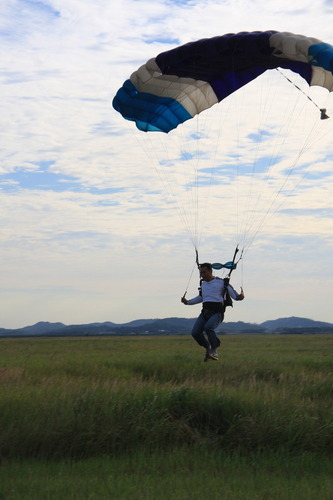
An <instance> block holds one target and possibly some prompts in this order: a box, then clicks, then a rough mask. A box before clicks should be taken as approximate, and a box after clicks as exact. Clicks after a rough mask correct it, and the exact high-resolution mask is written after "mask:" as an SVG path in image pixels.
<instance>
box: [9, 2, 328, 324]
mask: <svg viewBox="0 0 333 500" xmlns="http://www.w3.org/2000/svg"><path fill="white" fill-rule="evenodd" d="M331 17H332V9H331V6H330V4H329V3H328V2H319V3H317V4H313V2H309V1H306V2H304V1H303V2H300V1H299V0H296V2H293V3H292V4H290V2H287V1H283V2H282V3H281V2H280V3H279V4H268V3H267V2H264V1H262V0H256V1H255V2H246V1H244V0H236V1H234V0H233V1H223V2H217V1H208V2H199V1H192V0H191V1H171V0H165V1H156V2H151V1H148V0H146V1H143V0H135V1H134V0H122V1H121V2H119V1H117V2H116V1H115V0H112V1H106V0H99V1H97V2H90V1H88V0H66V1H64V0H47V1H46V0H45V1H40V2H38V1H24V0H16V1H13V2H7V3H5V4H4V6H3V7H2V9H1V15H0V43H1V46H2V49H3V51H2V61H1V65H0V85H1V95H2V99H1V103H0V107H1V109H0V127H1V130H2V147H1V151H0V159H1V161H0V190H1V192H0V194H1V202H0V203H1V213H2V217H1V225H2V232H1V236H0V238H1V245H0V252H1V258H2V262H5V263H6V265H5V266H4V269H2V271H1V282H2V283H3V287H2V305H1V317H2V322H3V323H2V325H0V326H13V327H14V326H18V325H19V326H23V325H25V324H27V323H29V322H30V321H31V322H33V321H38V320H40V319H45V320H50V321H52V320H57V321H63V322H85V321H90V320H91V321H99V320H111V321H117V322H121V321H127V320H130V319H135V318H137V317H139V316H146V317H151V316H155V317H156V316H164V315H175V314H178V315H187V316H189V315H190V316H192V315H195V314H196V312H197V311H196V310H194V309H190V310H189V309H184V308H183V306H182V305H181V304H178V295H179V293H183V287H184V286H185V285H186V281H187V279H188V275H190V273H191V270H192V268H193V263H194V250H193V245H192V242H195V243H197V244H198V246H199V248H200V255H201V256H202V258H203V257H204V258H205V260H215V261H220V260H223V259H224V257H225V260H230V256H231V255H232V253H233V251H234V245H235V243H236V242H237V241H235V234H237V237H238V235H240V237H241V236H242V234H243V236H242V237H244V234H246V236H247V238H248V240H249V241H251V238H254V240H253V244H252V246H251V247H250V249H249V250H248V252H247V254H246V259H245V258H244V274H245V279H249V282H250V283H251V285H250V286H249V296H250V299H249V303H250V304H251V307H250V306H247V305H246V304H245V302H244V304H245V306H244V307H243V308H242V309H240V308H238V309H237V313H234V312H233V314H235V317H236V314H237V319H240V318H243V319H245V320H256V319H257V318H261V319H262V320H264V319H271V318H270V317H269V316H270V315H271V316H274V317H277V316H280V315H283V314H284V313H285V311H284V310H283V309H282V310H281V308H280V307H279V309H278V310H277V309H276V308H275V306H274V300H273V301H272V303H271V304H270V306H269V307H268V306H267V307H266V308H265V314H267V315H268V316H267V317H265V318H263V314H264V313H263V312H261V311H260V310H259V309H260V307H255V308H253V306H252V304H255V296H256V294H257V293H258V294H261V296H263V295H265V294H266V295H267V278H265V274H267V272H269V274H271V275H275V276H276V277H277V276H278V274H280V271H279V266H280V268H281V269H282V270H283V269H285V267H286V265H285V262H281V260H282V259H281V256H286V255H288V258H289V256H290V262H291V261H292V260H293V263H294V264H293V265H291V264H288V265H287V267H289V269H290V273H291V275H292V276H293V277H295V279H297V284H299V283H301V278H302V276H301V275H300V273H301V271H300V270H302V272H303V271H304V270H305V269H307V267H306V266H307V265H308V261H311V262H312V263H313V274H312V275H311V276H310V277H309V281H311V280H312V279H313V280H314V281H315V283H314V285H313V283H312V281H311V287H312V289H313V290H316V291H317V294H318V297H320V296H321V295H322V294H323V289H322V287H325V291H324V294H325V295H326V296H328V295H329V293H330V288H329V286H330V283H331V281H330V280H331V278H330V277H331V270H330V269H331V268H330V264H331V263H332V260H331V257H330V255H332V253H329V252H331V241H330V234H331V231H332V202H331V198H332V197H331V189H330V187H331V185H332V174H331V171H332V169H331V159H332V146H331V136H332V125H331V124H330V123H331V122H330V120H327V121H325V123H323V122H320V120H318V123H317V121H316V118H315V117H318V116H319V111H318V110H317V109H316V108H315V107H314V106H313V105H311V103H310V102H308V101H307V99H306V97H304V96H301V95H299V93H298V92H296V91H295V89H293V90H290V94H289V95H290V96H291V95H292V96H293V97H292V98H291V99H290V102H289V105H288V109H290V107H293V106H294V104H296V100H297V109H298V111H296V112H295V113H294V115H293V119H290V120H289V121H287V120H286V121H285V123H287V125H288V127H285V129H284V131H283V130H281V125H280V124H281V111H284V109H287V105H286V104H287V101H286V95H287V96H288V91H287V92H285V91H283V92H281V91H280V93H279V88H281V87H280V86H281V85H282V87H283V88H286V87H285V82H284V83H283V84H282V83H281V81H280V80H282V79H283V78H282V77H281V78H280V77H279V76H278V75H275V74H274V75H270V76H269V75H268V83H267V84H266V85H261V84H260V82H254V84H253V86H251V87H249V89H248V91H249V92H240V93H239V94H238V95H237V98H236V99H234V98H230V99H227V100H226V102H225V103H223V106H221V111H222V113H220V114H219V113H215V112H214V111H212V113H210V112H209V113H207V114H206V115H205V116H203V117H202V120H201V121H200V122H199V126H202V128H201V130H199V128H198V127H197V125H195V126H194V127H193V128H192V127H191V126H189V129H188V132H187V134H186V135H185V136H184V137H176V135H177V134H173V133H171V134H168V136H166V137H163V140H162V138H160V137H158V136H155V137H153V138H149V137H147V135H149V134H143V135H144V137H140V134H139V133H138V132H137V131H136V130H135V127H134V126H133V124H128V123H125V121H124V120H123V119H122V118H121V117H120V116H119V114H118V113H116V112H115V111H114V110H113V109H112V107H111V101H112V98H113V96H114V94H115V92H116V91H117V89H118V88H119V87H120V86H121V85H122V82H123V81H124V80H125V79H126V78H128V76H129V75H130V74H131V72H132V71H133V70H135V69H136V68H137V67H139V66H140V65H141V64H143V63H144V62H145V61H146V60H148V59H149V58H150V57H153V56H155V55H156V54H158V53H159V52H162V51H164V50H168V49H170V48H173V47H174V46H176V45H178V44H180V43H186V42H188V41H191V40H195V39H198V38H201V37H209V36H215V35H218V34H222V33H226V32H238V31H241V30H247V31H252V30H265V29H276V30H286V31H292V32H295V31H298V32H304V33H307V34H309V35H312V36H316V37H318V38H320V39H323V40H325V41H327V42H329V43H332V42H333V39H332V35H331V28H330V26H331V23H330V22H329V19H330V18H331ZM272 20H273V21H274V23H273V24H274V26H273V25H272ZM287 86H288V85H287ZM310 93H311V95H314V96H315V101H316V102H319V103H320V106H323V107H327V108H328V110H330V114H332V116H333V111H332V102H331V100H330V99H329V98H328V93H327V92H325V93H322V92H319V91H318V89H311V90H310ZM259 97H260V99H259ZM260 101H261V102H264V106H263V107H260V104H259V103H260ZM268 103H270V104H268ZM276 103H278V105H276ZM245 108H246V112H244V111H243V110H244V109H245ZM300 110H302V114H301V115H298V114H297V113H299V112H300ZM299 116H302V118H300V117H299ZM304 117H305V118H304ZM313 123H315V128H314V129H312V126H313ZM200 124H201V125H200ZM290 132H292V136H293V140H292V141H289V142H287V141H286V140H284V134H285V135H286V136H288V135H289V134H290ZM310 132H311V134H310V138H309V140H307V141H304V139H305V138H307V136H308V135H309V133H310ZM179 135H181V134H179ZM141 136H142V134H141ZM276 137H279V140H280V142H278V141H277V140H275V138H276ZM272 138H274V141H273V140H272ZM300 150H301V152H302V155H301V156H300V157H299V156H298V154H299V151H300ZM198 152H199V154H198ZM290 158H293V161H292V162H290ZM253 174H255V175H253ZM274 197H275V198H274ZM272 202H273V204H272ZM265 213H266V214H267V216H266V219H265V221H264V222H265V224H263V221H262V215H263V214H265ZM243 214H247V215H246V216H245V217H244V215H243ZM262 224H263V226H262V227H261V225H262ZM244 227H246V229H245V230H244V229H241V228H244ZM242 231H243V233H242ZM256 231H259V232H258V233H256ZM241 233H242V234H241ZM292 238H294V239H292ZM313 241H316V242H317V245H315V244H313ZM262 249H266V252H262ZM301 249H302V250H301ZM299 253H301V254H302V255H304V254H306V259H305V258H303V257H302V256H301V257H300V256H299ZM316 256H319V257H318V259H317V258H316ZM319 260H320V268H325V272H326V274H325V278H326V281H325V284H324V285H323V284H322V283H320V279H318V280H317V281H316V277H315V267H316V264H317V262H318V261H319ZM296 264H297V265H296ZM267 265H268V267H269V271H267ZM166 266H167V269H166ZM246 266H248V267H246ZM246 269H247V270H246ZM311 272H312V271H311ZM246 273H248V274H246ZM241 276H242V274H241V273H239V274H238V275H237V274H236V273H235V278H234V279H235V280H236V283H237V280H239V281H241ZM239 281H238V283H237V284H239ZM295 283H296V282H295ZM284 285H285V283H283V282H280V281H279V280H278V279H277V278H276V279H275V281H274V287H273V288H274V294H278V293H282V291H283V290H284V288H283V287H284ZM190 286H192V288H193V290H194V292H195V290H196V283H194V284H193V281H192V282H191V285H190ZM300 286H302V285H300ZM275 289H276V290H277V291H276V292H275ZM179 290H180V292H178V291H179ZM263 290H265V291H264V292H263ZM189 293H190V292H189ZM138 297H139V298H140V300H139V298H138ZM251 297H252V298H251ZM274 297H275V295H274ZM302 297H303V302H304V304H305V305H304V306H302V305H301V304H299V305H298V304H297V307H299V309H297V311H296V310H295V315H296V314H297V313H298V312H300V313H301V314H303V315H306V314H307V304H309V303H312V302H311V300H312V299H311V300H310V299H309V298H308V297H307V295H306V294H305V293H304V295H302ZM251 301H253V302H251ZM289 301H292V292H290V295H289V296H288V303H287V305H286V304H285V303H284V304H285V305H286V311H289V310H291V306H289ZM318 302H319V298H318ZM279 304H280V306H281V303H279ZM289 307H290V309H289ZM302 307H303V309H302ZM42 309H43V310H44V311H45V317H44V318H41V317H40V314H41V310H42ZM18 310H19V314H18V312H17V311H18ZM319 311H320V314H321V315H322V316H321V317H320V318H319V319H322V320H327V321H329V320H332V318H331V308H330V305H329V304H328V301H323V304H318V314H319ZM242 315H243V316H242Z"/></svg>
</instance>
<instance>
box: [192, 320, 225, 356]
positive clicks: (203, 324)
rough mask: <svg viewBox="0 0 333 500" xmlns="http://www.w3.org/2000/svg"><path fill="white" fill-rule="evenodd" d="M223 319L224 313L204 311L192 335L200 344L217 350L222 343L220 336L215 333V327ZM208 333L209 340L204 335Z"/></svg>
mask: <svg viewBox="0 0 333 500" xmlns="http://www.w3.org/2000/svg"><path fill="white" fill-rule="evenodd" d="M222 321H223V313H220V312H217V313H203V312H201V314H200V316H199V317H198V319H197V320H196V322H195V324H194V327H193V329H192V337H193V338H194V340H196V341H197V342H198V344H199V345H201V346H202V347H204V348H205V349H208V348H209V347H210V348H211V349H212V350H213V351H215V349H217V348H218V347H219V345H220V344H221V342H220V340H219V338H218V337H217V335H216V333H215V328H217V327H218V326H219V324H220V323H222ZM204 332H205V333H206V335H207V338H208V341H207V339H206V337H205V335H204Z"/></svg>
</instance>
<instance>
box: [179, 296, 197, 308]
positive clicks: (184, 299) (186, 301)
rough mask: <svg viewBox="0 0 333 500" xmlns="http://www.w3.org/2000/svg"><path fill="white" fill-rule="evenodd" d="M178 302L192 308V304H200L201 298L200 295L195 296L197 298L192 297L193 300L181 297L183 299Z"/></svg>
mask: <svg viewBox="0 0 333 500" xmlns="http://www.w3.org/2000/svg"><path fill="white" fill-rule="evenodd" d="M180 300H181V302H182V303H183V304H185V305H186V306H192V305H193V304H200V302H202V297H201V295H197V297H194V298H193V299H189V300H187V299H186V298H185V295H183V297H182V298H181V299H180Z"/></svg>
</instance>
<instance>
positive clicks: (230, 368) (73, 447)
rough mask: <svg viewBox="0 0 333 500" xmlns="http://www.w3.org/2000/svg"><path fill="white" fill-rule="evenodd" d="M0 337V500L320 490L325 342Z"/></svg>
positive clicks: (329, 476) (331, 445)
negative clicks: (208, 356) (210, 357)
mask: <svg viewBox="0 0 333 500" xmlns="http://www.w3.org/2000/svg"><path fill="white" fill-rule="evenodd" d="M221 339H222V349H220V358H221V359H220V360H219V361H218V362H215V361H209V362H208V363H203V354H204V352H203V350H202V351H201V350H200V348H199V347H198V346H197V345H196V344H195V343H194V341H193V339H192V338H191V337H190V336H189V337H187V336H165V337H150V336H147V337H135V336H134V337H116V338H112V337H107V338H102V337H97V338H92V337H85V338H37V339H31V338H20V339H18V338H16V339H14V338H12V339H0V349H1V365H0V460H1V468H0V500H2V499H5V500H11V499H29V500H32V499H37V500H40V499H43V500H44V499H58V498H59V499H60V498H61V499H62V500H67V499H78V500H79V499H109V498H110V499H127V498H128V499H129V498H131V499H134V500H136V499H141V498H142V499H150V498H151V499H153V498H154V499H155V498H161V499H197V498H198V499H199V498H206V499H215V498H216V499H219V498H222V499H228V500H229V499H230V500H234V499H240V500H243V499H245V500H247V499H251V500H252V499H267V500H268V499H279V500H281V497H282V498H283V499H297V500H298V499H302V500H306V499H308V500H312V499H313V500H318V499H320V500H323V499H324V500H326V499H327V500H331V499H332V498H333V464H332V452H333V398H332V396H333V351H332V346H333V336H329V335H327V336H321V335H313V336H308V335H289V336H273V335H270V336H250V335H248V336H224V337H222V338H221Z"/></svg>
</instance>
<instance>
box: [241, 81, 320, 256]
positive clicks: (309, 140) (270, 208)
mask: <svg viewBox="0 0 333 500" xmlns="http://www.w3.org/2000/svg"><path fill="white" fill-rule="evenodd" d="M279 73H280V74H281V75H282V76H284V78H285V79H286V80H288V81H290V80H289V79H288V78H287V77H285V75H284V74H283V73H281V72H279ZM291 83H293V82H291ZM293 86H294V87H295V89H296V90H301V89H299V87H298V86H297V85H295V84H293ZM298 95H299V96H302V95H305V96H306V97H307V98H308V99H309V100H310V101H312V100H311V99H310V98H309V96H307V95H306V94H305V92H303V91H302V90H301V92H299V93H298ZM312 102H313V101H312ZM292 104H293V106H292V108H293V109H292V113H288V114H289V116H290V115H291V117H290V118H289V119H288V120H284V121H283V123H285V124H286V129H285V130H284V131H283V132H284V134H283V133H281V129H282V126H281V127H280V132H279V133H277V139H276V145H275V147H274V148H275V149H276V148H277V146H278V148H277V149H278V150H277V151H275V153H276V154H275V157H274V155H273V154H272V157H271V160H270V162H269V169H268V171H267V173H266V176H265V180H264V183H265V184H267V185H268V184H270V185H271V186H274V184H275V183H276V179H275V180H274V177H272V175H271V167H272V166H273V165H274V162H276V161H277V163H276V165H277V167H278V164H279V162H280V161H281V160H280V159H279V155H280V152H281V151H282V150H283V147H284V145H285V143H286V137H288V136H289V134H290V131H291V130H293V129H294V128H295V124H296V123H299V117H300V113H301V111H299V112H298V115H297V116H296V113H295V109H296V102H295V100H294V101H293V103H292ZM313 104H315V103H314V102H313ZM316 107H317V108H318V106H316ZM287 109H289V108H288V107H286V111H287ZM302 109H303V108H302ZM318 109H319V108H318ZM326 116H327V115H326ZM303 122H304V119H302V123H303ZM319 123H320V122H318V121H317V120H315V121H313V122H312V127H311V128H310V130H308V131H305V134H304V135H302V143H303V144H300V150H299V152H298V154H297V156H296V158H295V159H294V161H293V162H292V164H291V165H290V168H289V169H288V172H287V173H286V174H285V177H284V179H282V182H281V184H280V187H278V186H277V189H276V192H275V194H274V193H273V194H274V196H273V197H272V199H271V201H270V202H269V203H268V204H267V207H266V210H261V212H264V213H263V215H262V217H261V219H260V220H259V222H258V218H257V222H256V224H255V225H254V224H253V223H252V222H254V220H253V221H251V223H249V224H248V227H247V232H246V238H244V252H246V251H247V250H248V249H249V248H250V246H251V245H252V243H253V241H254V239H255V237H256V235H257V233H258V232H259V230H260V229H261V228H262V226H263V225H264V223H265V222H267V219H268V218H270V217H271V216H273V215H274V214H276V213H277V212H278V211H279V210H280V209H281V207H282V205H283V204H284V203H285V202H286V199H283V200H282V202H281V203H280V204H279V206H277V201H278V198H279V195H281V193H282V192H283V190H285V188H286V185H287V182H288V181H290V179H291V176H292V174H293V172H294V170H295V167H296V166H297V165H298V163H299V160H300V158H301V157H302V155H303V154H304V152H305V151H307V150H308V149H309V148H310V147H311V146H313V144H315V141H316V139H314V135H315V134H319V133H320V131H319V130H318V129H319ZM316 127H317V129H316ZM321 136H322V134H321ZM279 137H281V138H283V140H282V141H280V144H278V138H279ZM306 175H307V172H305V173H304V174H303V176H302V177H301V179H300V180H299V181H298V182H297V185H299V184H300V183H301V181H302V180H303V179H304V177H306ZM295 188H296V186H291V189H295ZM261 196H262V193H261V192H260V193H259V196H258V198H257V201H256V203H255V205H254V208H253V210H252V215H253V216H254V214H255V212H256V211H257V207H258V204H259V200H260V198H261ZM268 201H269V200H268Z"/></svg>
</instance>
